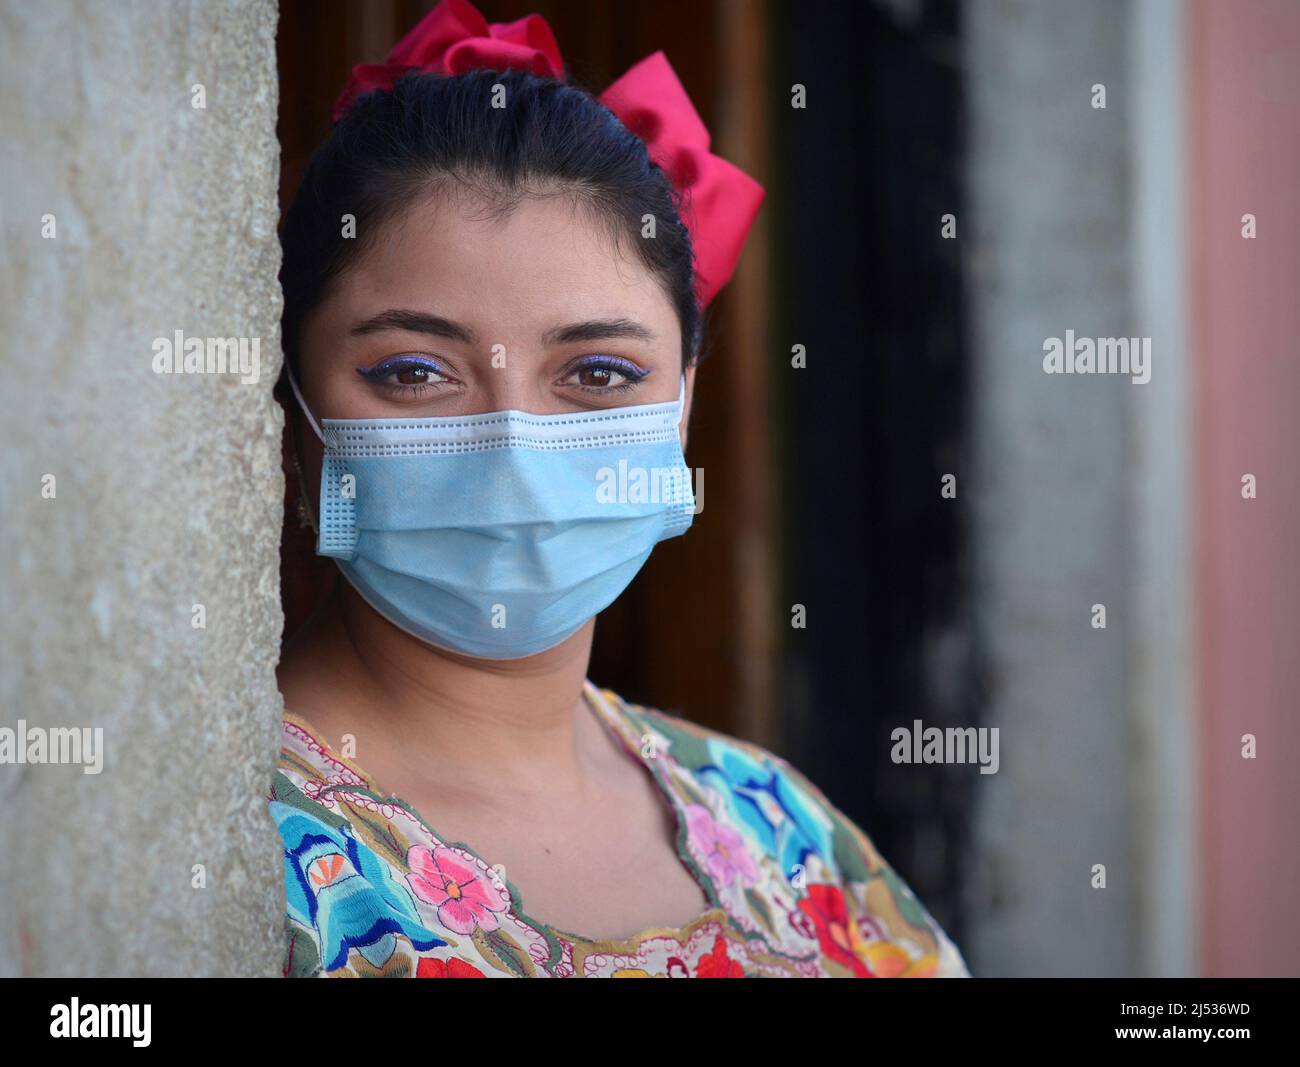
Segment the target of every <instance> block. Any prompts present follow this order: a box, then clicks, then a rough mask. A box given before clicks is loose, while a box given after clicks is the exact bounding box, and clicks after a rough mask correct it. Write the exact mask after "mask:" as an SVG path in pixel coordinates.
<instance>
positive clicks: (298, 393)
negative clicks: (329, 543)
mask: <svg viewBox="0 0 1300 1067" xmlns="http://www.w3.org/2000/svg"><path fill="white" fill-rule="evenodd" d="M285 370H286V371H287V372H288V374H289V385H290V386H291V387H292V388H293V395H294V396H295V397H296V398H297V400H298V406H299V407H300V408H302V413H303V414H304V415H306V416H307V421H308V422H309V423H311V428H312V430H313V431H314V432H315V434H316V436H317V437H319V438H320V440H321V444H324V443H325V437H324V435H323V434H322V433H321V432H320V427H319V426H318V425H317V424H316V420H315V419H314V418H313V417H312V413H311V409H310V408H309V407H307V401H306V400H304V399H303V395H302V390H301V389H299V388H298V379H297V378H296V377H294V373H293V367H291V366H289V365H287V364H286V366H285ZM293 469H294V471H295V472H297V475H298V514H299V521H302V519H304V518H305V519H306V520H307V521H306V522H305V523H303V525H310V526H311V529H312V532H313V533H314V534H316V535H317V536H318V537H319V536H320V527H319V526H317V525H316V513H315V511H314V510H313V509H312V506H311V501H310V500H308V499H307V479H306V478H304V477H303V474H302V465H301V464H300V463H299V462H298V449H297V448H296V447H295V448H294V450H293Z"/></svg>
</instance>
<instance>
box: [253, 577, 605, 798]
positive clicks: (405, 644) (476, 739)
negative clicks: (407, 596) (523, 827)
mask: <svg viewBox="0 0 1300 1067" xmlns="http://www.w3.org/2000/svg"><path fill="white" fill-rule="evenodd" d="M594 628H595V621H594V620H592V621H591V622H588V623H587V624H586V625H585V626H584V627H582V629H580V630H579V631H578V632H577V633H576V634H574V635H573V636H572V637H570V638H569V639H568V640H566V641H564V642H563V643H561V644H560V645H557V646H556V647H555V648H551V649H548V650H546V651H545V652H541V653H538V654H537V655H534V656H528V657H526V658H524V659H517V660H481V659H472V658H469V657H465V656H460V655H458V654H456V653H451V652H444V651H441V650H439V649H435V648H432V647H431V646H429V645H426V644H424V643H423V642H421V641H419V640H417V639H416V638H414V637H412V636H411V635H409V634H407V633H406V632H404V631H403V630H401V629H399V628H398V627H396V626H394V625H393V624H392V623H390V622H389V621H388V620H387V619H385V618H383V617H382V616H380V615H379V614H378V613H377V612H375V610H374V609H373V608H371V607H370V606H369V605H368V604H366V603H365V601H364V600H362V599H361V597H360V596H358V595H357V593H356V592H355V591H354V590H353V589H352V587H351V586H350V585H348V583H347V582H345V581H342V580H340V581H339V582H338V583H337V585H336V587H335V590H334V592H333V593H332V594H331V595H330V597H329V598H328V599H327V600H326V602H325V603H324V604H323V605H322V606H321V608H320V610H319V611H317V613H316V614H315V615H314V616H313V617H312V619H311V620H310V621H309V622H308V623H307V624H306V625H305V626H304V627H303V628H302V630H300V631H299V632H298V633H297V634H295V635H294V638H293V639H292V640H291V641H290V642H289V644H288V645H287V646H286V648H285V652H284V656H283V657H282V660H281V665H280V669H279V672H278V675H279V681H280V689H281V692H282V693H283V694H284V697H285V706H286V708H287V709H288V710H289V711H290V712H293V713H294V714H297V715H300V716H301V717H302V718H304V719H306V720H307V721H308V722H310V723H311V724H312V725H313V726H315V727H316V728H318V729H320V730H321V731H322V732H323V733H325V734H326V736H327V739H328V740H329V741H330V743H331V744H333V745H334V746H335V747H338V745H339V742H340V740H341V738H342V737H343V736H344V735H346V734H351V735H352V736H353V737H355V738H356V761H357V763H358V764H359V765H360V766H361V767H363V768H365V769H366V770H368V771H370V772H371V773H373V774H375V775H376V777H377V778H378V779H379V782H378V785H379V786H380V788H382V789H388V790H391V791H393V792H398V793H399V794H400V792H401V789H400V788H398V785H397V783H396V782H389V781H385V780H384V775H381V774H379V772H378V771H376V770H375V769H374V767H375V766H383V767H386V768H388V776H389V777H390V778H396V779H400V780H402V781H415V780H420V779H436V780H438V781H440V782H442V783H443V784H444V785H447V786H459V787H461V788H466V789H475V790H478V789H482V790H489V789H491V788H493V786H494V783H495V784H496V785H497V786H498V787H499V785H500V783H501V782H502V781H503V780H504V781H509V782H510V783H511V788H512V790H518V791H520V792H524V793H527V792H531V791H534V790H537V791H541V790H545V789H547V788H555V787H556V786H557V785H560V786H561V787H563V783H579V782H581V781H582V780H583V779H585V778H587V777H588V776H589V775H591V774H593V773H594V772H595V771H596V770H597V768H599V767H601V766H603V765H605V761H606V760H607V758H608V751H609V740H608V738H607V737H605V736H603V731H602V728H601V727H600V725H599V723H597V722H595V721H594V719H593V716H592V715H591V714H584V713H583V703H582V699H583V698H582V688H583V683H584V681H585V679H586V673H587V664H588V661H589V658H590V655H591V641H592V634H593V632H594ZM367 752H369V753H370V756H369V758H368V756H367ZM372 764H373V766H372Z"/></svg>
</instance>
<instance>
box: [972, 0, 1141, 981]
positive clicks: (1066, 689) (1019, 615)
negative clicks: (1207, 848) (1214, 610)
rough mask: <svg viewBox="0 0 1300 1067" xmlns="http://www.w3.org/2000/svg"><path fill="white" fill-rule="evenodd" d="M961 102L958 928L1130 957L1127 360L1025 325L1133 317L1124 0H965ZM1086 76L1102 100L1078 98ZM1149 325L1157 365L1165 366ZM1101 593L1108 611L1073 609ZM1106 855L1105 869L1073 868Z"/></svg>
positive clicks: (998, 970)
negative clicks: (976, 649)
mask: <svg viewBox="0 0 1300 1067" xmlns="http://www.w3.org/2000/svg"><path fill="white" fill-rule="evenodd" d="M963 11H964V16H963V17H964V19H965V31H966V40H965V49H966V53H965V63H966V71H967V75H966V77H967V94H968V106H969V109H970V110H969V117H970V123H971V126H970V132H969V142H968V143H969V145H970V157H969V160H968V172H967V174H968V190H969V192H968V197H969V205H968V212H969V215H970V219H969V223H968V225H967V227H966V229H965V232H966V233H967V234H968V235H970V237H969V239H968V241H969V248H968V253H969V255H970V260H969V280H970V294H969V298H970V304H971V308H972V323H973V331H974V332H973V341H972V347H973V374H972V389H973V395H972V433H973V438H974V446H975V461H974V473H975V478H974V481H975V485H974V486H973V487H972V489H971V493H970V496H969V497H968V499H970V500H971V501H972V515H973V523H974V529H973V544H974V545H975V546H976V548H975V553H976V558H975V572H976V580H977V585H976V588H975V596H974V601H975V604H976V605H977V609H978V611H977V618H976V620H975V622H976V632H977V633H978V635H979V639H980V642H981V648H980V659H981V664H982V674H983V689H982V693H981V699H982V701H983V704H984V707H985V708H986V710H987V720H986V725H988V726H991V727H998V728H999V729H1000V731H1001V733H1000V759H1001V767H1000V769H999V772H998V773H997V774H996V775H993V776H991V777H990V779H989V781H988V784H987V785H986V786H985V787H984V789H983V791H982V793H981V805H980V808H979V810H978V812H977V813H976V831H975V844H974V849H973V857H974V864H973V877H972V880H971V886H970V895H969V898H968V900H967V909H968V914H969V915H970V916H971V917H972V936H971V937H970V938H969V939H968V943H967V944H965V945H963V948H964V949H965V950H966V951H967V954H968V955H967V958H968V960H970V962H971V966H972V969H973V970H974V971H975V972H976V973H978V974H981V975H984V976H996V975H1008V974H1009V975H1022V976H1059V975H1078V976H1099V975H1124V974H1129V973H1132V972H1133V971H1134V970H1135V968H1136V967H1137V953H1136V950H1135V948H1134V933H1135V930H1134V913H1135V908H1136V896H1137V886H1138V878H1139V871H1140V867H1139V864H1138V862H1137V857H1136V855H1135V851H1136V846H1135V830H1134V825H1133V824H1134V820H1135V815H1136V805H1135V801H1134V796H1133V791H1132V782H1133V778H1134V774H1133V770H1134V748H1133V744H1132V730H1133V726H1132V706H1131V657H1130V651H1129V648H1130V642H1131V641H1132V638H1133V628H1134V623H1133V621H1132V620H1133V614H1134V605H1133V602H1132V592H1131V589H1132V583H1133V580H1134V574H1133V568H1132V565H1131V563H1130V560H1131V559H1132V557H1133V551H1134V540H1135V536H1136V535H1135V532H1134V529H1133V516H1132V507H1131V504H1130V501H1129V496H1128V494H1129V491H1130V478H1131V475H1130V471H1131V469H1132V466H1133V462H1134V453H1133V433H1132V426H1131V422H1130V410H1131V407H1132V405H1133V404H1134V402H1135V401H1134V397H1133V391H1134V390H1140V389H1143V388H1146V386H1141V385H1134V384H1132V383H1131V382H1130V380H1129V378H1127V377H1118V376H1107V375H1094V376H1083V377H1078V376H1064V375H1048V374H1046V373H1044V370H1043V342H1044V339H1046V338H1048V337H1062V338H1063V337H1064V336H1065V332H1066V331H1067V330H1074V331H1075V334H1076V336H1080V337H1084V336H1086V337H1127V336H1131V335H1135V334H1137V333H1138V332H1139V331H1138V330H1137V329H1136V325H1137V323H1136V316H1135V314H1134V309H1133V307H1132V303H1131V298H1130V292H1131V286H1132V280H1131V275H1130V273H1129V254H1130V227H1131V216H1130V212H1129V210H1128V206H1127V203H1128V182H1129V177H1130V176H1129V169H1128V167H1129V164H1128V155H1127V153H1128V148H1129V146H1128V137H1129V123H1130V121H1131V114H1132V109H1133V103H1132V101H1131V99H1130V93H1129V89H1130V86H1129V78H1128V76H1127V71H1128V68H1127V56H1128V53H1127V49H1126V36H1125V34H1126V27H1127V26H1128V21H1127V13H1128V5H1126V4H1122V3H1119V2H1117V0H1104V2H1103V0H1097V2H1093V3H1074V2H1071V0H1050V2H1038V0H979V2H977V3H972V4H970V5H968V6H967V7H966V8H964V9H963ZM1099 83H1100V84H1104V85H1105V87H1106V93H1107V107H1106V109H1105V110H1099V109H1098V110H1094V109H1093V108H1092V106H1091V99H1092V90H1091V87H1092V86H1093V85H1095V84H1099ZM1164 355H1165V353H1162V352H1161V351H1160V350H1159V349H1158V348H1157V349H1155V351H1154V354H1153V356H1152V361H1153V367H1154V370H1153V376H1154V377H1158V376H1160V375H1161V373H1162V370H1161V359H1162V356H1164ZM1094 604H1104V605H1105V606H1106V610H1107V626H1106V629H1105V630H1095V629H1093V628H1092V627H1091V609H1092V605H1094ZM1094 864H1105V866H1106V872H1107V887H1106V888H1105V889H1094V888H1092V886H1091V884H1090V879H1091V872H1092V867H1093V865H1094Z"/></svg>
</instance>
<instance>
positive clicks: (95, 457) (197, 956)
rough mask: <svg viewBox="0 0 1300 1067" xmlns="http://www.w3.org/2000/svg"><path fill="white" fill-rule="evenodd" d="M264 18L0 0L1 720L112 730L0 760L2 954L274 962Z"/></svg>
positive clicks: (275, 159) (36, 970) (59, 970)
mask: <svg viewBox="0 0 1300 1067" xmlns="http://www.w3.org/2000/svg"><path fill="white" fill-rule="evenodd" d="M276 17H277V12H276V5H275V3H274V2H273V0H243V2H239V3H234V2H227V3H211V2H206V0H193V2H190V3H185V2H179V0H178V2H168V3H165V4H160V3H120V4H119V3H112V4H83V3H73V2H71V0H44V2H42V3H40V4H32V3H26V2H21V0H9V2H5V3H3V4H0V100H2V103H0V189H2V190H3V195H2V196H0V225H2V229H3V234H4V241H5V254H4V256H3V257H0V315H2V316H3V322H4V329H3V331H0V346H3V347H2V350H0V351H2V354H0V368H2V369H3V375H4V377H3V385H2V386H0V513H3V516H4V529H5V535H6V536H5V546H6V550H5V551H4V552H3V553H2V554H0V603H3V607H4V610H3V612H2V613H0V646H2V647H3V649H4V652H3V667H2V668H0V726H5V727H10V728H16V726H17V723H18V721H19V720H23V721H24V722H25V723H26V726H27V729H28V730H29V731H31V730H32V729H48V728H53V727H83V728H91V729H95V728H101V729H102V731H103V734H102V739H103V763H102V769H101V771H100V773H98V774H87V773H84V772H85V769H86V767H85V766H84V765H69V764H62V765H53V764H37V763H28V764H6V765H3V766H0V802H2V803H3V817H0V857H3V859H2V860H0V974H5V975H19V974H21V975H42V976H64V975H89V976H101V975H163V976H179V975H195V976H198V975H271V974H278V973H279V966H280V961H281V956H282V932H281V930H282V922H283V887H282V884H281V879H282V873H281V860H280V855H279V846H278V837H277V835H276V832H275V828H274V826H273V825H272V823H271V821H270V819H269V818H268V816H267V814H266V803H265V794H266V791H267V789H268V787H269V784H270V776H271V773H272V768H273V766H274V762H275V757H276V752H277V747H278V728H279V716H280V698H279V694H278V692H277V690H276V686H275V679H274V673H273V670H274V666H275V662H276V660H277V658H278V646H279V637H280V629H281V621H282V620H281V611H280V603H279V591H278V556H277V548H278V543H279V528H280V521H281V494H282V492H283V486H282V478H281V473H280V466H279V440H280V433H281V425H282V416H281V413H280V410H279V408H278V407H277V406H276V405H275V403H274V402H273V400H272V398H271V386H272V384H273V382H274V380H275V376H276V375H277V373H278V371H279V364H280V349H279V325H278V324H279V315H280V292H279V287H278V285H277V283H276V272H277V270H278V267H279V245H278V243H277V240H276V235H275V231H276V219H277V203H276V185H277V177H278V167H279V153H278V149H277V145H276V140H275V117H276V106H277V97H278V92H277V83H276V69H275V31H276ZM196 85H202V86H203V90H204V97H205V99H203V101H202V102H203V103H204V104H205V106H204V107H202V108H197V107H195V106H194V105H195V103H196V102H197V99H198V95H197V93H196V91H195V88H194V87H195V86H196ZM47 216H53V220H52V221H53V226H52V227H51V225H50V223H51V220H50V219H48V218H47ZM51 234H52V235H51ZM177 330H181V331H184V335H185V336H186V337H198V338H209V337H212V338H244V339H247V340H249V341H250V342H251V339H254V338H256V339H258V340H259V343H260V366H259V368H258V370H259V374H258V376H257V380H256V381H255V382H254V381H251V380H250V381H245V380H244V379H245V378H251V377H252V375H251V374H250V375H245V376H243V377H241V376H240V375H232V374H229V373H226V374H219V373H184V374H159V373H155V371H154V369H153V363H154V358H155V355H156V354H157V353H156V351H155V349H154V347H153V345H154V341H155V339H156V338H167V339H174V335H175V332H176V331H177ZM249 353H250V355H251V344H250V349H249ZM47 476H52V478H53V481H52V482H51V481H50V479H49V478H47ZM196 605H202V609H203V612H202V614H203V617H202V618H201V619H200V618H199V613H198V610H197V609H196ZM200 621H201V622H202V623H203V624H204V625H203V626H202V627H199V626H197V625H196V623H197V622H200ZM196 865H202V870H201V872H200V873H196Z"/></svg>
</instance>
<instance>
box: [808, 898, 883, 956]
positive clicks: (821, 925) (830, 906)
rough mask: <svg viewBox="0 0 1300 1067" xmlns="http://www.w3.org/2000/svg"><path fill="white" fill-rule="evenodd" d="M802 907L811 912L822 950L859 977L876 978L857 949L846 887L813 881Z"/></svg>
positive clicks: (809, 914) (809, 913)
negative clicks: (855, 947)
mask: <svg viewBox="0 0 1300 1067" xmlns="http://www.w3.org/2000/svg"><path fill="white" fill-rule="evenodd" d="M799 910H800V911H801V912H803V913H804V914H805V915H807V916H808V918H810V919H811V920H812V922H813V925H814V926H815V927H816V928H817V943H818V944H819V945H820V946H821V949H822V952H824V953H825V954H826V955H827V956H829V957H830V958H831V959H833V960H834V961H835V962H836V963H841V964H843V965H844V966H845V967H847V968H848V969H849V970H851V971H852V972H853V973H854V975H855V976H857V977H858V978H875V977H876V976H875V975H874V974H872V973H871V972H870V971H869V970H867V965H866V964H865V963H864V962H863V961H862V958H861V957H860V956H859V955H858V954H857V952H855V951H854V940H855V939H854V937H853V933H856V930H854V931H853V933H850V929H851V927H852V923H853V920H852V918H851V917H850V916H849V910H848V907H847V906H846V905H845V903H844V891H843V890H842V889H840V887H839V886H834V885H810V886H809V887H808V895H807V896H806V897H804V898H803V899H802V900H801V901H799Z"/></svg>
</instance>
